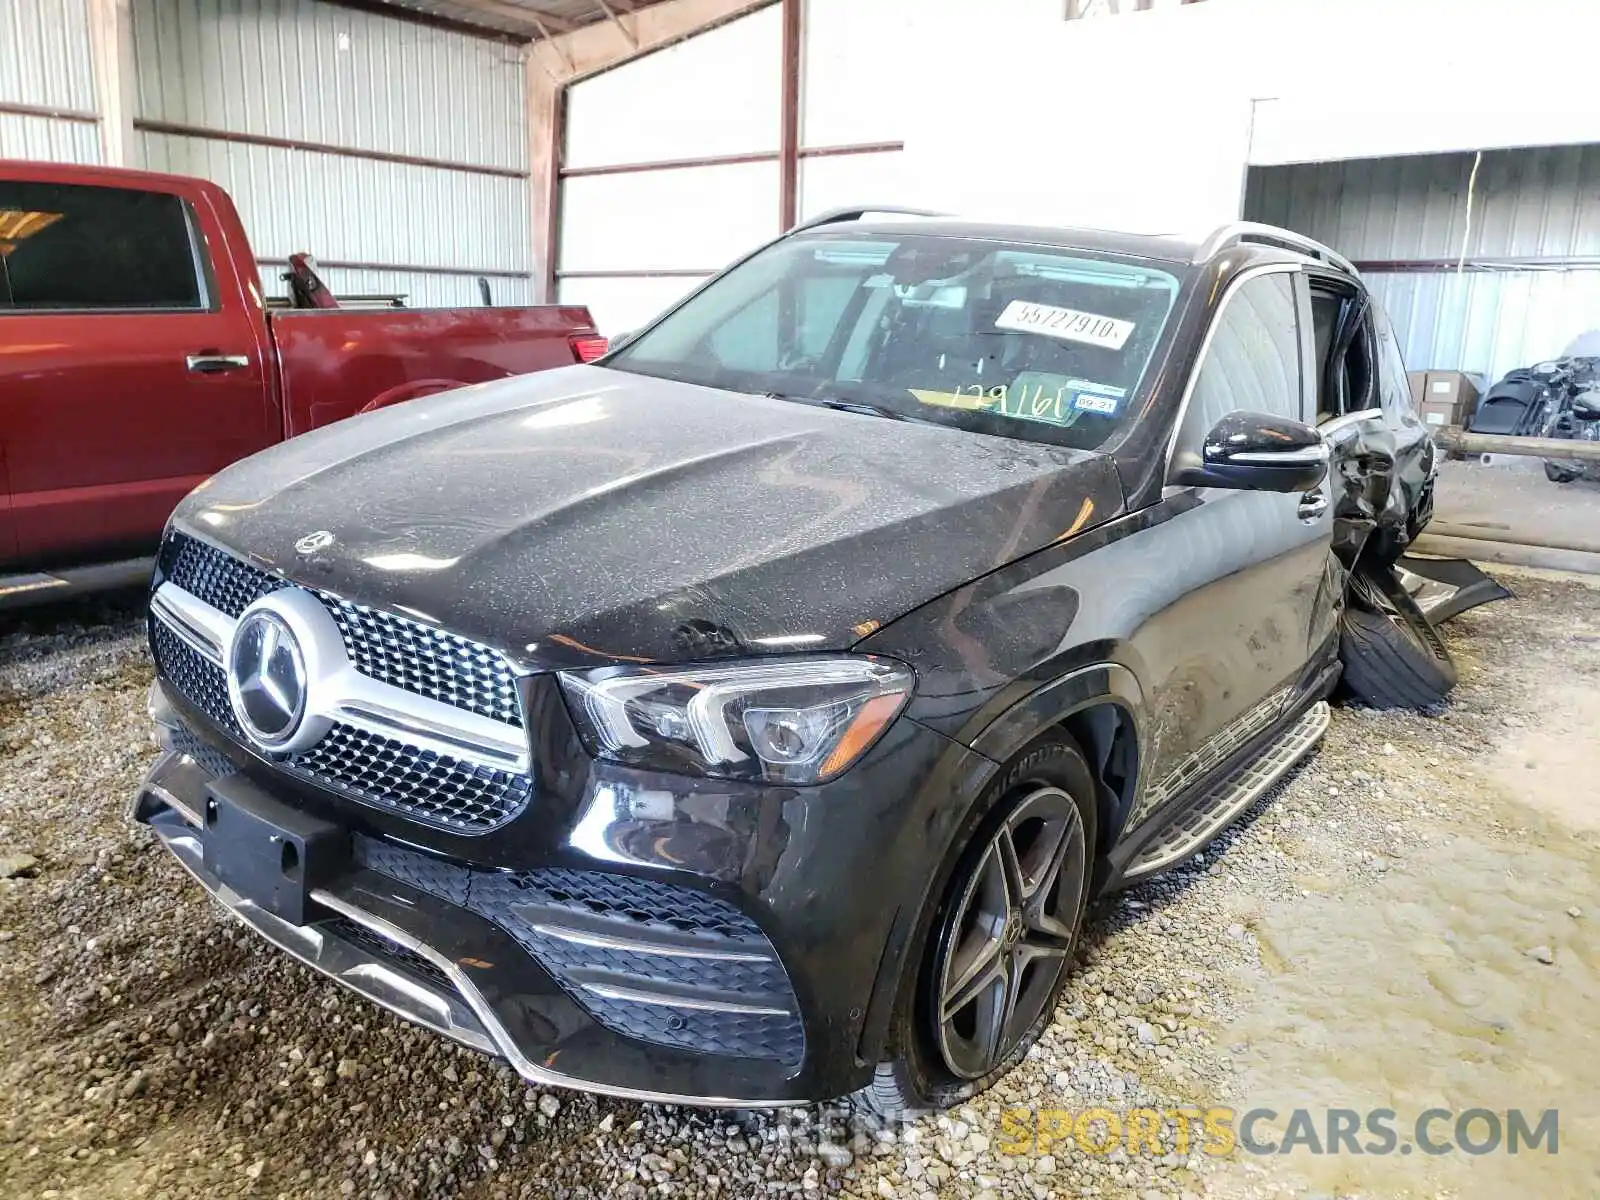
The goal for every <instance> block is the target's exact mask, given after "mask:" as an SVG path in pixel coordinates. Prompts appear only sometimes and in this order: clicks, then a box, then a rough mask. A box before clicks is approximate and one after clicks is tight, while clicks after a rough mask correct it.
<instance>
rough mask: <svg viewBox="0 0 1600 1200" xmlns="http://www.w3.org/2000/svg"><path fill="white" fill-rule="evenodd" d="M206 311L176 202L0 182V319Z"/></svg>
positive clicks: (148, 195)
mask: <svg viewBox="0 0 1600 1200" xmlns="http://www.w3.org/2000/svg"><path fill="white" fill-rule="evenodd" d="M202 306H203V298H202V289H201V286H200V276H199V272H198V270H197V263H196V259H195V247H194V241H193V238H192V237H191V236H190V230H189V221H188V216H187V214H186V212H185V211H184V203H183V201H182V200H181V199H180V198H179V197H177V196H172V195H167V194H165V193H162V192H140V191H133V190H131V189H128V188H103V187H85V186H81V185H77V184H57V183H27V182H14V181H10V180H4V181H0V313H3V312H6V311H16V310H23V311H33V312H38V311H51V310H56V311H59V310H63V309H65V310H78V311H82V310H94V309H126V308H140V309H143V308H200V307H202Z"/></svg>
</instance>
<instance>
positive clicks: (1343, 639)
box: [1339, 570, 1456, 709]
mask: <svg viewBox="0 0 1600 1200" xmlns="http://www.w3.org/2000/svg"><path fill="white" fill-rule="evenodd" d="M1352 582H1353V583H1354V584H1356V585H1357V586H1355V587H1353V588H1352V595H1351V600H1352V603H1350V604H1347V605H1346V606H1345V611H1344V616H1343V617H1342V618H1340V624H1339V658H1340V659H1341V661H1343V663H1344V685H1345V687H1346V689H1347V690H1348V691H1350V692H1351V693H1353V694H1354V695H1355V696H1356V698H1357V699H1360V700H1362V701H1365V702H1366V703H1367V704H1370V705H1371V706H1372V707H1373V708H1416V709H1424V708H1430V707H1432V706H1433V705H1435V704H1438V703H1439V702H1440V701H1441V700H1443V699H1444V698H1445V696H1447V695H1448V694H1449V692H1450V689H1451V688H1453V687H1455V685H1456V666H1455V663H1454V662H1452V661H1451V659H1450V651H1449V650H1448V649H1446V647H1445V644H1444V640H1443V639H1442V638H1441V637H1440V636H1439V631H1438V630H1436V629H1435V628H1434V627H1433V625H1432V623H1431V622H1430V621H1429V620H1428V617H1427V614H1425V613H1424V612H1423V611H1422V610H1421V609H1420V608H1418V607H1417V603H1416V601H1415V600H1413V599H1412V598H1411V597H1410V595H1408V594H1407V593H1406V591H1405V589H1404V588H1402V587H1401V586H1400V581H1399V580H1398V579H1395V578H1394V573H1393V572H1392V571H1387V570H1386V571H1384V572H1382V574H1381V577H1380V578H1379V579H1373V578H1371V577H1370V576H1361V577H1358V578H1357V579H1356V580H1354V581H1352Z"/></svg>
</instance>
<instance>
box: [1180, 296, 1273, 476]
mask: <svg viewBox="0 0 1600 1200" xmlns="http://www.w3.org/2000/svg"><path fill="white" fill-rule="evenodd" d="M1293 279H1294V276H1293V275H1292V274H1290V273H1289V272H1286V271H1285V272H1280V273H1277V274H1273V275H1261V276H1258V277H1257V278H1255V279H1252V280H1250V281H1249V282H1247V283H1245V284H1243V285H1242V286H1241V287H1240V288H1239V289H1238V290H1237V291H1235V292H1234V293H1233V295H1232V297H1230V298H1229V300H1228V301H1227V303H1226V304H1225V305H1224V306H1223V309H1222V315H1221V316H1220V317H1218V318H1217V327H1216V331H1215V333H1213V335H1212V338H1211V345H1210V346H1209V347H1208V348H1207V350H1206V356H1205V360H1204V361H1203V362H1202V363H1201V364H1200V374H1199V377H1198V378H1197V379H1196V380H1195V385H1194V392H1193V393H1192V394H1191V395H1190V397H1189V410H1188V412H1187V413H1186V414H1185V416H1184V429H1183V441H1184V444H1185V445H1194V446H1198V445H1199V444H1200V442H1202V441H1203V440H1204V439H1205V435H1206V434H1207V433H1208V432H1210V430H1211V428H1212V426H1214V425H1215V424H1216V423H1217V422H1218V421H1220V420H1221V419H1222V418H1223V417H1225V416H1227V415H1228V414H1229V413H1231V412H1236V411H1238V410H1240V409H1244V410H1246V411H1249V412H1264V413H1271V414H1273V415H1274V416H1279V417H1288V418H1290V419H1291V420H1295V421H1298V420H1300V414H1301V408H1300V327H1299V323H1298V321H1297V320H1296V319H1295V309H1294V285H1293V282H1292V281H1293Z"/></svg>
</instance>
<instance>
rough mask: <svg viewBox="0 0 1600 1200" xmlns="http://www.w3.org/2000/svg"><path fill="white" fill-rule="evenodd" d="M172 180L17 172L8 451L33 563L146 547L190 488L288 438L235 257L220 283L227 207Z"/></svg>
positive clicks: (0, 450)
mask: <svg viewBox="0 0 1600 1200" xmlns="http://www.w3.org/2000/svg"><path fill="white" fill-rule="evenodd" d="M30 171H34V172H36V171H37V168H30ZM113 178H114V177H113ZM172 188H173V190H162V188H161V187H160V185H156V186H153V187H133V186H109V185H100V184H97V183H84V182H75V181H71V182H69V181H60V182H55V181H49V180H47V179H40V178H17V177H10V178H8V177H6V175H5V174H4V173H3V172H0V235H3V236H0V347H3V349H4V351H5V353H4V354H0V456H3V460H4V462H5V464H6V467H7V469H8V472H9V476H10V488H11V506H12V522H13V524H14V526H15V535H16V551H15V553H16V557H17V558H18V559H20V560H22V561H25V562H32V563H39V564H44V565H48V564H51V563H64V564H72V563H78V562H88V561H94V560H110V559H113V558H117V557H123V556H131V555H135V554H139V553H146V552H148V551H149V550H150V549H151V548H152V547H153V546H154V544H155V542H156V540H157V538H158V536H159V534H160V531H161V527H162V525H163V523H164V522H165V520H166V518H167V515H168V514H169V513H170V512H171V510H172V508H173V506H174V505H175V504H176V503H177V501H178V500H179V499H180V498H182V496H183V495H184V493H185V492H187V491H188V490H189V489H190V488H192V487H193V486H194V485H195V484H196V483H198V482H200V481H201V480H202V479H204V478H205V477H206V476H207V475H209V474H211V473H213V472H214V471H216V470H217V469H218V468H220V467H222V466H224V465H225V464H227V463H228V462H230V461H233V460H234V459H237V458H240V457H242V456H244V455H245V454H248V453H250V452H252V451H254V450H257V449H260V448H261V447H262V446H264V445H266V444H268V443H269V442H270V441H272V440H274V432H273V430H272V428H271V423H270V421H269V420H268V418H269V416H270V410H269V408H268V404H267V399H268V397H267V392H266V389H267V380H268V378H269V375H268V370H267V368H268V364H267V363H266V361H265V353H264V347H263V345H262V344H261V342H262V339H263V338H264V336H265V332H264V331H265V322H264V321H263V320H262V318H261V314H260V312H259V308H257V309H256V310H255V311H251V310H250V308H249V307H248V301H247V299H246V297H245V295H243V294H241V292H240V291H239V289H238V287H237V283H238V277H237V275H236V274H235V273H234V272H233V271H232V270H231V264H222V266H223V268H224V271H223V279H224V281H225V282H227V283H230V284H232V285H233V286H232V287H231V288H229V287H219V285H218V274H219V273H218V271H217V270H215V269H213V266H212V263H211V262H210V260H209V258H208V253H207V251H206V249H205V247H206V246H208V245H209V246H212V247H218V248H221V247H223V246H225V245H226V241H225V239H224V237H223V231H222V229H221V228H220V226H219V224H218V221H217V215H216V214H215V213H214V212H212V211H211V210H210V209H209V208H208V207H206V206H205V205H204V204H203V203H197V200H198V199H199V197H198V196H197V195H194V194H187V195H186V194H184V193H183V192H182V190H181V184H180V182H179V181H174V182H173V185H172ZM253 299H254V301H255V303H256V304H257V305H258V306H259V303H260V301H259V297H253Z"/></svg>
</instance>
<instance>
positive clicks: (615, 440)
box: [175, 366, 1122, 669]
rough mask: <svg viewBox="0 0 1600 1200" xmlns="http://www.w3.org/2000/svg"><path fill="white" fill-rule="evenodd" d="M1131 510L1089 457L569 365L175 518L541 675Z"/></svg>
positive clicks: (729, 640)
mask: <svg viewBox="0 0 1600 1200" xmlns="http://www.w3.org/2000/svg"><path fill="white" fill-rule="evenodd" d="M1121 506H1122V492H1121V488H1120V485H1119V483H1118V481H1117V476H1116V472H1115V470H1114V468H1113V466H1112V464H1111V463H1110V461H1109V460H1108V459H1105V458H1104V457H1101V456H1098V455H1093V454H1088V453H1084V452H1081V451H1074V450H1067V449H1062V448H1058V447H1051V446H1045V445H1041V444H1037V443H1031V442H1025V441H1018V440H1014V439H1010V438H1000V437H989V436H983V435H977V434H971V433H965V432H962V431H959V430H953V429H947V428H942V427H938V426H933V425H922V424H917V423H912V422H901V421H891V420H886V419H884V418H881V417H874V416H866V415H860V414H855V413H847V412H838V411H834V410H830V409H821V408H816V407H813V406H809V405H803V404H798V403H793V402H787V401H783V400H776V399H768V398H763V397H756V396H750V395H745V394H740V393H733V392H724V391H719V390H716V389H712V388H705V387H698V386H694V385H690V384H682V383H676V382H671V381H665V380H660V379H655V378H650V377H647V376H641V375H634V374H630V373H625V372H621V371H615V370H610V369H606V368H603V367H589V366H576V367H570V368H562V369H558V370H554V371H547V372H542V373H539V374H537V375H531V376H523V377H520V378H514V379H508V380H502V381H498V382H495V383H491V384H481V385H478V386H475V387H469V388H463V389H461V390H458V391H454V392H449V393H444V394H441V395H438V396H434V397H429V398H427V399H424V400H416V401H412V402H410V403H408V404H402V405H398V406H396V407H394V408H391V409H386V410H383V411H381V412H376V413H372V414H368V415H365V416H360V417H355V418H352V419H350V420H348V421H344V422H340V423H338V424H336V425H332V426H329V427H327V428H325V429H322V430H318V431H315V432H313V433H309V434H306V435H303V436H301V437H298V438H295V439H292V440H290V441H288V442H286V443H284V444H283V445H281V446H277V447H274V448H273V449H270V450H267V451H265V452H263V453H261V454H258V455H255V456H253V457H252V458H249V459H246V460H244V461H243V462H240V463H237V464H235V465H234V466H232V467H229V468H228V469H227V470H225V471H223V472H221V473H220V474H218V475H217V476H215V477H214V478H213V479H211V480H209V481H208V482H207V483H205V484H203V485H202V486H201V487H200V488H199V489H197V490H196V491H195V492H194V493H193V494H191V495H190V496H189V497H188V498H187V499H186V500H185V501H184V503H183V504H182V505H181V506H180V508H179V510H178V512H177V514H176V518H175V520H176V523H177V524H178V525H180V526H181V527H182V528H184V529H186V530H188V531H189V532H192V533H195V534H197V535H199V536H201V537H204V538H206V539H208V540H210V541H213V542H215V543H217V544H219V545H221V546H223V547H225V548H229V549H232V550H234V551H236V552H239V553H241V554H244V555H246V556H248V557H249V558H251V559H253V560H255V561H256V562H258V563H260V564H262V565H264V566H267V567H268V568H270V569H274V570H277V571H280V572H282V573H283V574H284V575H286V576H287V577H289V578H290V579H293V580H296V581H298V582H301V583H305V584H308V585H310V586H314V587H318V588H323V589H326V590H328V591H331V592H334V593H336V594H338V595H341V596H344V597H346V598H348V599H351V600H354V601H357V602H359V603H363V604H369V605H373V606H375V607H380V608H386V609H390V610H394V611H398V612H402V613H407V614H410V615H412V616H414V617H417V618H420V619H422V620H424V621H427V622H430V623H436V624H437V625H439V626H441V627H443V628H445V629H449V630H452V631H454V632H457V633H460V634H462V635H464V636H467V637H471V638H474V639H476V640H479V641H482V642H485V643H487V644H489V645H493V646H496V647H498V648H500V649H502V650H504V651H506V652H507V653H509V654H510V655H511V656H512V657H513V658H514V659H515V660H516V661H517V662H519V663H521V664H523V665H525V666H528V667H530V668H532V669H541V668H548V667H558V666H573V665H580V664H588V663H598V662H610V661H671V660H680V661H681V660H687V659H693V658H705V657H715V656H720V655H723V654H730V653H779V652H788V653H793V652H802V651H808V650H818V649H827V648H843V647H845V646H849V645H851V644H853V643H854V642H856V641H858V640H860V639H861V638H862V637H864V636H866V635H867V634H869V633H871V632H873V630H875V629H876V628H878V627H880V626H881V625H883V624H887V623H888V622H889V621H890V620H892V619H894V618H895V617H896V616H898V615H900V614H901V613H904V612H906V611H907V610H909V609H911V608H913V607H915V606H916V605H918V604H920V603H922V602H924V601H926V600H930V599H932V598H933V597H935V596H938V595H940V594H941V593H943V592H946V591H948V590H950V589H951V588H954V587H956V586H958V585H960V584H962V583H965V582H967V581H969V580H971V579H973V578H974V577H976V576H979V575H982V574H984V573H985V572H987V571H990V570H993V569H994V568H996V567H998V566H1000V565H1002V564H1003V563H1005V562H1008V561H1010V560H1012V559H1014V558H1017V557H1018V556H1020V555H1023V554H1026V553H1028V552H1029V551H1032V550H1036V549H1038V548H1040V547H1042V546H1044V545H1047V544H1048V543H1050V542H1052V541H1055V540H1058V539H1060V538H1062V537H1064V536H1067V535H1068V534H1070V533H1073V532H1077V531H1079V530H1081V529H1084V528H1088V527H1090V526H1092V525H1096V524H1099V523H1100V522H1101V521H1104V520H1106V519H1108V518H1110V517H1112V516H1115V515H1116V514H1117V513H1118V512H1119V511H1120V510H1121ZM311 534H317V535H318V536H317V537H315V538H310V539H308V535H311ZM330 535H331V536H330ZM296 543H300V544H301V546H302V547H303V548H306V547H318V548H315V549H309V550H308V551H307V552H304V553H302V552H300V551H298V550H297V548H296ZM319 543H324V544H322V545H320V546H319V545H318V544H319Z"/></svg>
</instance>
